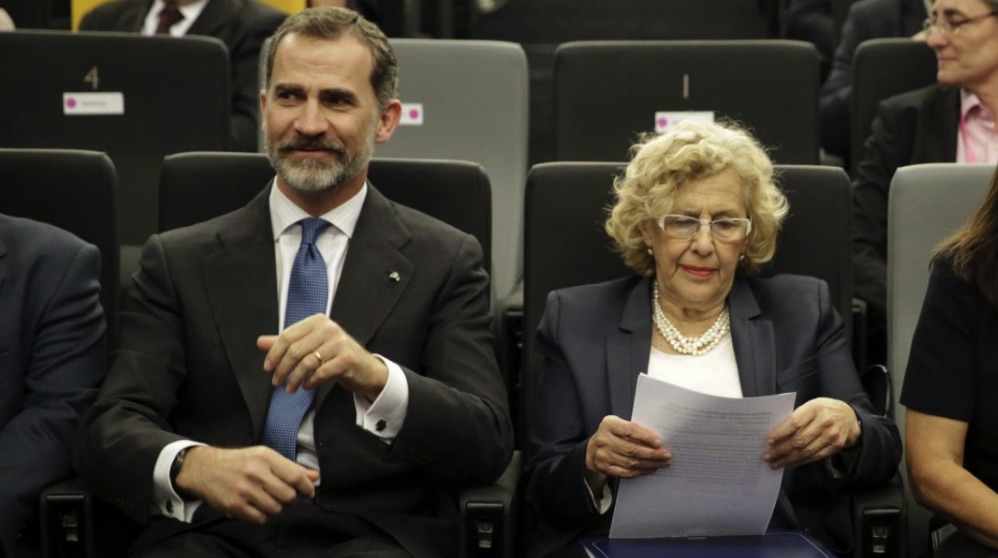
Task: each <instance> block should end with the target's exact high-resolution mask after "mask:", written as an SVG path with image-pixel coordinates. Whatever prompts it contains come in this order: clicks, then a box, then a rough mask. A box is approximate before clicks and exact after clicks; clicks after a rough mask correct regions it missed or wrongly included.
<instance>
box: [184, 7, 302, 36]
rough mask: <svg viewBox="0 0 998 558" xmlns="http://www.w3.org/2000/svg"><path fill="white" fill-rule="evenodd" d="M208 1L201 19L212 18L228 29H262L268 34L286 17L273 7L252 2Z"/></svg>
mask: <svg viewBox="0 0 998 558" xmlns="http://www.w3.org/2000/svg"><path fill="white" fill-rule="evenodd" d="M208 1H209V2H210V5H209V6H206V7H205V11H204V12H202V17H209V18H212V19H213V20H216V21H217V23H219V24H223V27H225V28H229V29H241V30H249V29H257V28H264V29H266V31H267V32H268V34H269V33H272V32H273V31H274V30H276V29H277V27H279V26H280V25H281V23H282V22H283V21H284V19H285V18H287V16H288V14H286V13H284V12H282V11H280V10H278V9H276V8H274V7H271V6H268V5H266V4H263V3H261V2H256V1H254V0H208ZM206 14H207V15H206ZM209 23H211V22H209Z"/></svg>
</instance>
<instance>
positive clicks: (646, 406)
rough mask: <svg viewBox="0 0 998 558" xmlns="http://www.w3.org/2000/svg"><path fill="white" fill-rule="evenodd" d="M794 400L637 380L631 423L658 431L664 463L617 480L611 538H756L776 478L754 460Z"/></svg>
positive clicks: (777, 472) (770, 507) (764, 523)
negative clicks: (665, 451)
mask: <svg viewBox="0 0 998 558" xmlns="http://www.w3.org/2000/svg"><path fill="white" fill-rule="evenodd" d="M794 398H795V395H794V394H793V393H782V394H779V395H771V396H765V397H746V398H728V397H717V396H713V395H705V394H703V393H699V392H695V391H690V390H688V389H684V388H681V387H678V386H675V385H672V384H670V383H667V382H663V381H661V380H657V379H655V378H652V377H650V376H648V375H647V374H641V375H639V376H638V385H637V393H636V395H635V398H634V412H633V413H632V417H631V420H633V421H634V422H636V423H638V424H641V425H642V426H645V427H646V428H649V429H651V430H652V431H654V432H656V433H658V435H659V436H661V438H662V440H663V441H664V442H665V445H666V447H668V448H669V450H670V451H671V452H672V465H670V466H669V467H666V468H664V469H659V470H658V471H657V472H655V473H653V474H650V475H646V476H643V477H638V478H634V479H621V481H620V486H619V489H618V490H617V502H616V509H615V511H614V514H613V522H612V524H611V526H610V537H611V538H644V537H662V538H664V537H696V536H721V535H761V534H763V533H764V532H765V531H766V527H767V525H768V524H769V520H770V517H771V516H772V515H773V508H774V506H775V505H776V498H777V496H778V495H779V491H780V482H781V481H782V480H783V469H778V470H775V471H774V470H773V469H770V467H769V465H767V464H766V462H765V461H763V460H762V453H763V450H764V449H765V448H766V435H767V434H768V433H769V432H770V431H771V430H772V429H773V428H775V427H776V426H777V425H779V424H780V423H781V422H783V421H784V420H786V419H787V418H789V417H790V414H791V413H792V412H793V406H794Z"/></svg>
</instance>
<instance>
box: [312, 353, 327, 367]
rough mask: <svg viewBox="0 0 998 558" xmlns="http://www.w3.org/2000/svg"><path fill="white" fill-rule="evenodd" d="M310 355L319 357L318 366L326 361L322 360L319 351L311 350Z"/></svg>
mask: <svg viewBox="0 0 998 558" xmlns="http://www.w3.org/2000/svg"><path fill="white" fill-rule="evenodd" d="M312 355H314V356H315V358H317V359H319V366H322V365H323V364H325V362H326V361H325V360H323V358H322V355H320V354H319V351H313V352H312Z"/></svg>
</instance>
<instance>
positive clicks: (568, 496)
mask: <svg viewBox="0 0 998 558" xmlns="http://www.w3.org/2000/svg"><path fill="white" fill-rule="evenodd" d="M614 190H615V192H616V200H615V202H614V205H613V208H612V211H611V214H610V216H609V218H608V219H607V221H606V230H607V233H608V234H609V235H610V236H611V237H612V239H613V242H614V243H615V245H616V247H617V249H618V250H619V251H620V252H621V254H622V256H623V259H624V262H625V263H626V264H627V265H628V266H629V267H630V268H631V269H632V270H633V271H634V275H632V276H629V277H624V278H621V279H618V280H615V281H610V282H606V283H601V284H596V285H587V286H581V287H573V288H568V289H563V290H558V291H554V292H552V293H550V294H549V295H548V299H547V305H546V307H545V310H544V316H543V317H542V319H541V325H540V327H539V329H538V332H537V339H538V346H539V347H540V351H541V352H542V353H543V355H544V368H543V372H542V375H541V377H540V385H539V387H538V389H537V393H538V394H539V399H538V401H537V402H536V404H535V408H536V409H537V417H536V419H535V420H534V424H533V427H532V429H531V433H530V450H531V455H530V457H529V460H528V463H527V466H526V468H525V471H524V476H525V479H526V501H527V504H528V506H529V509H530V510H531V511H532V512H533V513H534V514H535V515H536V516H537V517H538V518H539V519H540V521H539V522H538V527H537V529H536V532H535V534H534V536H533V541H532V545H531V549H530V556H551V557H553V556H559V557H562V556H585V554H584V552H583V550H582V548H581V546H580V545H579V544H578V542H577V541H578V540H579V539H580V538H582V537H587V536H595V535H602V534H606V533H607V532H608V529H609V526H610V520H611V517H612V515H613V513H612V511H613V506H614V502H615V499H616V491H617V487H618V482H619V480H620V479H627V478H633V477H637V476H641V475H647V474H651V473H654V472H656V471H658V472H661V473H664V474H668V467H669V465H670V464H671V463H672V461H673V459H678V458H677V457H675V456H673V455H672V454H671V453H670V449H669V442H670V441H669V440H662V439H660V438H659V437H658V436H657V435H656V434H655V433H654V432H652V431H650V430H648V429H647V428H644V427H642V426H641V425H639V424H636V423H634V422H631V421H630V420H629V418H630V414H631V407H632V404H633V398H634V389H635V384H636V382H637V378H638V374H640V373H643V371H647V373H648V374H649V375H650V376H652V377H656V378H659V379H661V380H664V381H667V382H670V383H673V384H675V385H678V386H681V387H684V388H687V389H691V390H695V391H700V392H703V393H708V394H711V395H718V396H724V397H753V396H760V395H771V394H774V393H788V392H796V400H795V405H794V406H795V410H794V412H793V415H792V416H791V417H790V418H789V419H787V420H786V421H785V422H784V423H783V424H781V425H780V426H778V427H777V428H776V429H774V430H773V431H772V432H771V433H770V435H769V437H768V440H760V441H759V442H760V448H764V449H760V452H759V461H760V463H762V462H763V461H765V462H766V463H768V465H769V466H770V467H772V468H781V467H783V468H786V471H785V472H784V476H783V485H782V489H781V492H780V496H779V498H778V500H777V503H776V508H775V510H774V513H773V518H772V522H771V527H779V528H788V529H807V530H808V531H809V532H810V533H812V534H814V535H816V536H817V537H818V538H820V539H821V540H822V541H823V542H824V543H826V544H827V545H829V546H830V547H831V548H833V549H837V550H843V549H847V548H851V545H852V540H853V538H852V528H851V525H852V524H851V520H850V511H849V506H848V505H847V504H846V502H848V495H849V494H850V493H851V492H854V491H861V490H864V489H867V488H869V487H874V486H878V485H881V484H884V483H886V482H888V481H889V480H890V479H891V478H892V477H893V476H894V474H895V473H896V470H897V464H898V462H899V460H900V458H901V441H900V437H899V435H898V430H897V427H896V426H895V425H894V423H893V421H892V420H890V419H889V418H885V417H883V416H881V415H879V414H878V413H877V412H876V411H875V410H874V408H873V405H872V404H871V402H870V400H869V398H868V397H867V395H866V393H865V392H864V391H863V389H862V387H861V385H860V382H859V376H858V374H857V372H856V370H855V368H854V366H853V362H852V357H851V353H850V347H849V344H848V342H847V339H846V335H845V327H844V325H843V322H842V319H841V317H840V316H839V315H838V313H837V312H836V311H835V307H834V305H833V304H832V300H831V296H830V294H829V290H828V286H827V285H826V284H825V283H824V282H823V281H821V280H818V279H815V278H812V277H803V276H795V275H779V276H775V277H772V278H767V279H760V278H756V277H752V274H753V273H754V272H755V271H757V270H758V269H759V266H761V265H762V264H764V263H765V262H767V261H769V260H770V259H771V258H772V257H773V254H774V251H775V249H776V243H777V234H778V231H779V229H780V223H781V221H782V219H783V218H784V216H785V215H786V214H787V211H788V207H787V201H786V198H785V197H784V196H783V194H782V192H780V190H779V188H777V186H776V185H775V183H774V182H773V164H772V162H771V160H770V159H769V157H768V156H767V155H766V153H765V151H764V150H763V149H762V147H761V146H760V145H759V144H758V142H757V141H756V140H755V139H754V138H752V137H751V136H749V135H748V134H747V133H746V132H745V131H743V130H741V129H739V128H737V127H734V126H733V125H726V124H706V123H698V122H692V121H686V122H682V123H680V124H678V125H677V126H676V127H675V128H674V129H673V130H670V131H669V132H667V133H665V134H664V135H661V136H656V137H652V138H650V139H647V140H646V141H644V142H643V143H640V144H638V145H637V146H635V154H634V158H633V159H632V161H631V162H630V164H629V165H628V166H627V169H626V171H625V174H624V175H623V176H622V177H620V178H618V179H617V180H616V183H615V185H614ZM663 469H664V470H663ZM672 505H681V504H678V503H675V502H673V503H672Z"/></svg>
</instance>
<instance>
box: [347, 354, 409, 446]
mask: <svg viewBox="0 0 998 558" xmlns="http://www.w3.org/2000/svg"><path fill="white" fill-rule="evenodd" d="M374 356H376V357H378V358H379V359H381V361H382V362H384V363H385V366H387V367H388V381H387V382H385V387H384V389H382V390H381V394H379V395H378V398H377V399H375V400H374V401H373V402H369V401H368V400H367V398H366V397H364V396H362V395H354V396H353V404H354V408H355V409H356V410H357V426H359V427H361V428H363V429H364V430H366V431H368V432H370V433H371V434H374V435H375V436H377V437H378V438H380V439H381V440H382V441H383V442H387V443H391V442H392V441H394V440H395V436H397V435H398V433H399V430H401V429H402V423H404V422H405V414H406V411H407V410H408V409H409V381H408V380H406V378H405V372H402V367H401V366H399V365H398V364H395V363H394V362H392V361H390V360H388V359H387V358H385V357H383V356H381V355H374Z"/></svg>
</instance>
